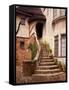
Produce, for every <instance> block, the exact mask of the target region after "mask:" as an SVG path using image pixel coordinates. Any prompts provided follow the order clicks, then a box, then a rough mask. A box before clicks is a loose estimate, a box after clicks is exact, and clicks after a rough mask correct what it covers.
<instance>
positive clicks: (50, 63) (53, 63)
mask: <svg viewBox="0 0 69 90" xmlns="http://www.w3.org/2000/svg"><path fill="white" fill-rule="evenodd" d="M39 65H43V66H44V65H56V63H55V62H40V64H39Z"/></svg>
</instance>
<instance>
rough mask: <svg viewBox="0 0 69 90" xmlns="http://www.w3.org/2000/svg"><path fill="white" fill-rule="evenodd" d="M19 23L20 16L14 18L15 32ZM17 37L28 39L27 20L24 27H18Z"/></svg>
mask: <svg viewBox="0 0 69 90" xmlns="http://www.w3.org/2000/svg"><path fill="white" fill-rule="evenodd" d="M20 21H21V16H16V31H17V29H18V24H19V22H20ZM17 36H19V37H29V24H28V18H26V19H25V25H20V28H19V31H18V33H17Z"/></svg>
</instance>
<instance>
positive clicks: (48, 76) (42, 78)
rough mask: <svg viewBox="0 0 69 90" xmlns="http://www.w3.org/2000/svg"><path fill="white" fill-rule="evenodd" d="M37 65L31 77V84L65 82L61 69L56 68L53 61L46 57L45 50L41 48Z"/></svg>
mask: <svg viewBox="0 0 69 90" xmlns="http://www.w3.org/2000/svg"><path fill="white" fill-rule="evenodd" d="M39 61H40V62H39V65H38V66H37V67H36V70H35V73H34V74H33V75H32V81H33V82H53V81H65V80H66V75H65V72H63V70H62V68H60V67H59V66H58V64H57V63H56V62H55V59H53V58H50V57H48V53H47V51H46V49H45V48H43V47H42V49H41V53H40V57H39Z"/></svg>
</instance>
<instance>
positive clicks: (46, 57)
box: [40, 56, 52, 59]
mask: <svg viewBox="0 0 69 90" xmlns="http://www.w3.org/2000/svg"><path fill="white" fill-rule="evenodd" d="M40 59H52V58H50V57H46V56H44V57H40Z"/></svg>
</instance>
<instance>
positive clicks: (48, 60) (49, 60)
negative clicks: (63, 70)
mask: <svg viewBox="0 0 69 90" xmlns="http://www.w3.org/2000/svg"><path fill="white" fill-rule="evenodd" d="M40 62H54V60H53V59H47V60H45V59H44V60H40Z"/></svg>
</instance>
